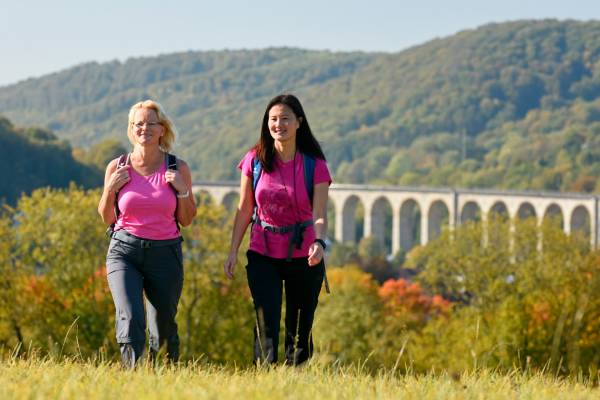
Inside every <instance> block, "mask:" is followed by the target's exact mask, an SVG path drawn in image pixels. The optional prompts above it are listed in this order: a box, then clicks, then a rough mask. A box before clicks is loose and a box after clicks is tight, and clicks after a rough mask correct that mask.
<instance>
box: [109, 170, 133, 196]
mask: <svg viewBox="0 0 600 400" xmlns="http://www.w3.org/2000/svg"><path fill="white" fill-rule="evenodd" d="M129 168H131V165H124V166H122V167H120V168H117V169H116V170H115V171H114V172H113V173H112V174H111V175H110V178H109V179H108V185H107V188H108V190H109V191H110V192H112V193H117V192H118V191H119V190H121V188H122V187H123V186H125V184H126V183H127V182H129V181H130V180H131V177H130V176H129Z"/></svg>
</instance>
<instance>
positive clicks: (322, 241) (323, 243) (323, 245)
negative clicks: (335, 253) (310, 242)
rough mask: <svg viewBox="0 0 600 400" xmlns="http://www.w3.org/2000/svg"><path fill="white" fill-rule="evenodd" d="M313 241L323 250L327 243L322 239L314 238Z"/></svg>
mask: <svg viewBox="0 0 600 400" xmlns="http://www.w3.org/2000/svg"><path fill="white" fill-rule="evenodd" d="M315 243H319V244H320V245H321V247H322V248H323V250H325V249H326V248H327V245H326V244H325V241H324V240H323V239H315Z"/></svg>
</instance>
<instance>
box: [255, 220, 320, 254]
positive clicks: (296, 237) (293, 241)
mask: <svg viewBox="0 0 600 400" xmlns="http://www.w3.org/2000/svg"><path fill="white" fill-rule="evenodd" d="M256 222H257V223H258V224H259V225H260V226H261V227H262V228H263V229H264V230H266V231H269V232H273V233H289V232H292V237H291V238H290V244H289V245H288V254H287V258H286V261H292V253H293V251H294V245H296V248H297V249H300V248H302V241H303V240H304V230H305V229H306V228H308V227H309V226H311V225H312V224H313V220H312V219H309V220H308V221H304V222H296V223H295V224H294V225H288V226H275V225H271V224H269V223H267V222H265V221H263V220H261V219H260V218H257V219H256Z"/></svg>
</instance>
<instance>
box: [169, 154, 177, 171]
mask: <svg viewBox="0 0 600 400" xmlns="http://www.w3.org/2000/svg"><path fill="white" fill-rule="evenodd" d="M167 169H172V170H174V171H177V156H175V154H171V153H167Z"/></svg>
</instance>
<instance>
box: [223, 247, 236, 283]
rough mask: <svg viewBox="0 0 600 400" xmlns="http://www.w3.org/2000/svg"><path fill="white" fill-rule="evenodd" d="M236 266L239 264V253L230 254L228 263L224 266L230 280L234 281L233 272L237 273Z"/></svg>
mask: <svg viewBox="0 0 600 400" xmlns="http://www.w3.org/2000/svg"><path fill="white" fill-rule="evenodd" d="M235 264H237V253H229V257H227V261H225V264H223V271H225V275H227V277H228V278H229V279H233V272H234V271H235Z"/></svg>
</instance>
